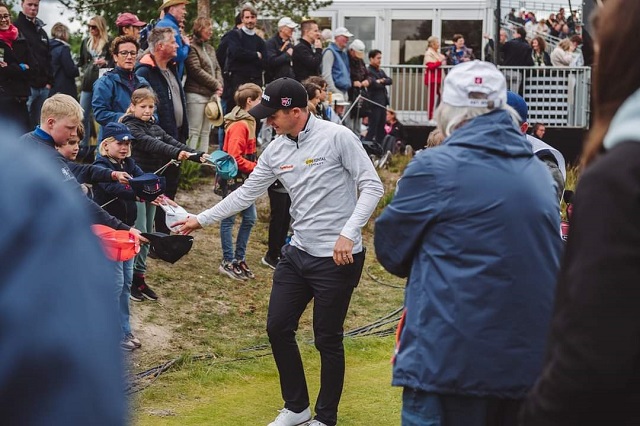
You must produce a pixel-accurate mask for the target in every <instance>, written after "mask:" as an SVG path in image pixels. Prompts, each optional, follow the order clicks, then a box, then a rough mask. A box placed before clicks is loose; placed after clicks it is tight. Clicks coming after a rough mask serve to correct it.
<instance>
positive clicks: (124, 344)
mask: <svg viewBox="0 0 640 426" xmlns="http://www.w3.org/2000/svg"><path fill="white" fill-rule="evenodd" d="M120 348H121V349H122V350H123V351H127V352H131V351H133V350H134V349H135V348H136V345H134V344H133V342H132V341H131V340H129V339H127V338H126V337H125V338H123V339H122V340H121V341H120Z"/></svg>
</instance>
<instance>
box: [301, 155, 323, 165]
mask: <svg viewBox="0 0 640 426" xmlns="http://www.w3.org/2000/svg"><path fill="white" fill-rule="evenodd" d="M325 161H326V158H325V157H318V158H307V159H306V160H304V165H305V166H321V165H322V164H324V162H325Z"/></svg>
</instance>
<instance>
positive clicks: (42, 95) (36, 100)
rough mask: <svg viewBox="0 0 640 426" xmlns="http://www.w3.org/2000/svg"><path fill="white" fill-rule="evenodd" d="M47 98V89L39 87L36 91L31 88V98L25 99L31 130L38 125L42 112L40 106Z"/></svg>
mask: <svg viewBox="0 0 640 426" xmlns="http://www.w3.org/2000/svg"><path fill="white" fill-rule="evenodd" d="M48 97H49V89H47V88H46V87H41V88H39V89H36V88H35V87H32V88H31V96H29V99H27V109H28V110H29V122H30V123H29V124H30V126H31V128H32V129H33V128H35V127H36V126H37V125H38V124H40V111H41V110H42V104H43V103H44V101H46V100H47V98H48Z"/></svg>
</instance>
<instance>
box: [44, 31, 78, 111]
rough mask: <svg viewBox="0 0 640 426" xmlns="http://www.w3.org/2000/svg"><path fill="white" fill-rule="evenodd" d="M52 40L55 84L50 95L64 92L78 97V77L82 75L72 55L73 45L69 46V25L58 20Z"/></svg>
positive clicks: (52, 63) (51, 48)
mask: <svg viewBox="0 0 640 426" xmlns="http://www.w3.org/2000/svg"><path fill="white" fill-rule="evenodd" d="M51 37H52V39H51V41H50V42H49V51H50V52H51V68H52V70H53V84H52V85H51V89H50V90H49V95H50V96H53V95H55V94H56V93H64V94H65V95H69V96H71V97H73V98H76V99H77V98H78V88H77V87H76V77H77V76H79V75H80V73H79V71H78V67H77V66H76V64H75V63H74V62H73V58H72V57H71V47H70V46H69V27H67V26H66V25H64V24H62V23H60V22H57V23H55V24H54V25H53V27H51Z"/></svg>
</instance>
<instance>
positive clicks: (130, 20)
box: [116, 12, 147, 27]
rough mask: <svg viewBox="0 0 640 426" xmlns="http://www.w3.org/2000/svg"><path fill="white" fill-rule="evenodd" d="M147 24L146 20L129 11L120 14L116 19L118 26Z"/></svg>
mask: <svg viewBox="0 0 640 426" xmlns="http://www.w3.org/2000/svg"><path fill="white" fill-rule="evenodd" d="M145 25H147V23H146V22H143V21H141V20H140V19H138V17H137V16H136V15H134V14H133V13H129V12H125V13H121V14H119V15H118V18H117V19H116V27H144V26H145Z"/></svg>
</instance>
